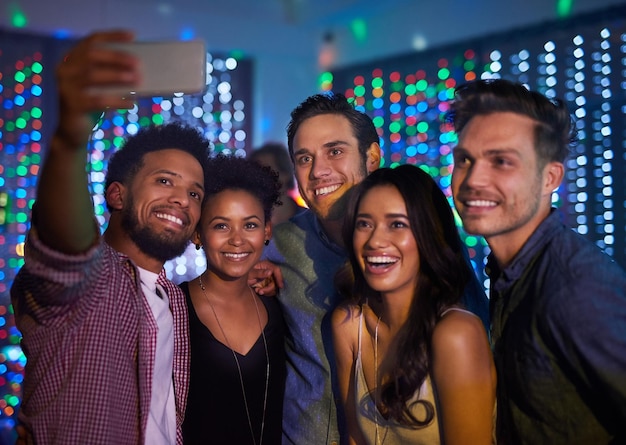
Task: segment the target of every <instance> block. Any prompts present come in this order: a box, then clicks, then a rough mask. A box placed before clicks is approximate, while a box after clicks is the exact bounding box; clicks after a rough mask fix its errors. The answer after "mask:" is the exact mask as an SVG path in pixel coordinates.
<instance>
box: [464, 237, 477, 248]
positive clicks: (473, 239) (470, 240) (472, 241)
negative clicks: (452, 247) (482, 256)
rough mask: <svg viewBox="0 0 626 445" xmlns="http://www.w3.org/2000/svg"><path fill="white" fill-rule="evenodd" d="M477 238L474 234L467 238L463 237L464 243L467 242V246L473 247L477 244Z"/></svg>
mask: <svg viewBox="0 0 626 445" xmlns="http://www.w3.org/2000/svg"><path fill="white" fill-rule="evenodd" d="M477 242H478V241H477V240H476V237H474V236H468V237H467V238H465V244H467V245H468V246H469V247H474V246H475V245H476V244H477Z"/></svg>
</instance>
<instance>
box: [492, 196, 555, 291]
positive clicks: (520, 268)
mask: <svg viewBox="0 0 626 445" xmlns="http://www.w3.org/2000/svg"><path fill="white" fill-rule="evenodd" d="M561 226H562V222H561V214H560V213H559V211H558V210H557V209H556V208H554V207H553V208H552V209H551V210H550V214H549V215H548V216H547V217H546V219H544V220H543V221H542V222H541V224H539V226H538V227H537V229H536V230H535V231H534V232H533V234H532V235H531V236H530V238H528V240H527V241H526V243H525V244H524V245H523V246H522V249H521V250H520V251H519V252H518V253H517V255H515V257H514V258H513V261H511V263H510V264H509V265H508V266H506V267H505V268H504V269H500V267H499V265H498V262H497V261H496V258H495V256H494V255H493V253H490V254H489V257H488V260H487V275H489V277H490V279H491V280H492V286H494V288H495V289H496V290H502V289H503V288H506V287H508V285H509V284H510V283H513V282H515V281H516V280H518V279H519V278H520V277H521V276H522V274H523V273H524V270H526V267H527V266H528V264H529V263H530V262H531V261H532V260H533V258H534V257H535V255H536V254H537V252H539V250H541V249H542V248H543V247H544V246H545V245H546V244H547V243H548V242H550V240H551V239H552V237H553V236H554V235H555V233H556V232H557V230H558V229H559V227H561Z"/></svg>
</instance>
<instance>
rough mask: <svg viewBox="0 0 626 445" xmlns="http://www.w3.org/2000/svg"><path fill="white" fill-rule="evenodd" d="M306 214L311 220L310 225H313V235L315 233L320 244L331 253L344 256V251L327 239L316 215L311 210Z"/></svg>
mask: <svg viewBox="0 0 626 445" xmlns="http://www.w3.org/2000/svg"><path fill="white" fill-rule="evenodd" d="M306 213H308V214H309V219H310V220H311V224H312V225H313V228H314V229H315V233H317V236H318V237H319V239H320V240H321V241H322V243H323V244H324V245H325V246H326V247H328V248H329V249H330V250H332V251H333V252H335V253H337V254H339V255H345V254H346V251H345V249H344V248H343V247H342V246H340V245H339V244H337V243H335V242H334V241H332V240H331V239H330V238H329V237H328V235H326V232H325V231H324V227H323V226H322V223H321V222H320V220H319V218H318V217H317V215H316V214H315V213H314V212H313V211H312V210H309V211H308V212H306Z"/></svg>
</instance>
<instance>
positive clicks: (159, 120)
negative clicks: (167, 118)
mask: <svg viewBox="0 0 626 445" xmlns="http://www.w3.org/2000/svg"><path fill="white" fill-rule="evenodd" d="M152 122H153V123H154V125H161V124H163V116H161V115H160V114H155V115H154V116H152Z"/></svg>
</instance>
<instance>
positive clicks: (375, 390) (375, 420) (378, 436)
mask: <svg viewBox="0 0 626 445" xmlns="http://www.w3.org/2000/svg"><path fill="white" fill-rule="evenodd" d="M381 318H382V315H380V316H379V317H378V320H377V321H376V328H375V329H374V385H375V386H374V405H375V408H376V409H375V411H374V424H375V425H376V437H375V438H374V445H378V444H380V445H382V444H383V443H384V442H385V439H386V438H387V432H388V431H389V426H388V425H385V434H384V435H383V440H380V435H379V432H378V416H379V412H378V394H379V388H378V326H379V325H380V319H381ZM381 386H382V384H381ZM381 417H382V415H381Z"/></svg>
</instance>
